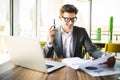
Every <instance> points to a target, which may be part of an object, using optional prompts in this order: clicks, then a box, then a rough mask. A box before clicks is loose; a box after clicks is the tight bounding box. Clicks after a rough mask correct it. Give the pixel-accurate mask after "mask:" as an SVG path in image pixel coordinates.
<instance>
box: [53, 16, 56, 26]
mask: <svg viewBox="0 0 120 80" xmlns="http://www.w3.org/2000/svg"><path fill="white" fill-rule="evenodd" d="M53 24H54V28H55V26H56V24H55V18H54V19H53Z"/></svg>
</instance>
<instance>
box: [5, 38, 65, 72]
mask: <svg viewBox="0 0 120 80" xmlns="http://www.w3.org/2000/svg"><path fill="white" fill-rule="evenodd" d="M3 40H4V43H5V46H6V48H7V50H8V53H9V55H10V57H11V61H12V62H13V63H14V64H15V65H17V66H22V67H25V68H29V69H32V70H37V71H41V72H45V73H50V72H52V71H54V70H57V69H59V68H62V67H64V66H65V64H64V63H61V62H57V61H50V60H46V59H45V58H44V56H43V50H42V48H41V46H40V43H39V40H38V39H37V38H36V37H17V36H4V37H3Z"/></svg>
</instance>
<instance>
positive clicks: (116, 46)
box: [104, 43, 120, 56]
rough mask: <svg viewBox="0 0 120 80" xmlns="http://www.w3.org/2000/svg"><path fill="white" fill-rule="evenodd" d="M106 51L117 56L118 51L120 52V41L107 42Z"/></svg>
mask: <svg viewBox="0 0 120 80" xmlns="http://www.w3.org/2000/svg"><path fill="white" fill-rule="evenodd" d="M104 52H105V53H107V52H108V53H115V55H116V56H117V53H120V43H106V44H105V49H104Z"/></svg>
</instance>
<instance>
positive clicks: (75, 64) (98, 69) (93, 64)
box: [62, 54, 120, 76]
mask: <svg viewBox="0 0 120 80" xmlns="http://www.w3.org/2000/svg"><path fill="white" fill-rule="evenodd" d="M109 57H110V54H108V55H106V56H104V57H101V58H99V59H96V60H85V59H81V58H79V57H73V58H65V59H63V60H62V62H63V63H65V64H66V66H70V67H71V68H73V69H81V70H83V71H85V72H86V73H88V74H89V75H91V76H106V75H113V74H120V67H118V65H117V64H116V65H117V66H115V67H114V68H109V67H107V65H106V64H101V63H104V62H106V61H107V59H108V58H109ZM119 62H120V61H119Z"/></svg>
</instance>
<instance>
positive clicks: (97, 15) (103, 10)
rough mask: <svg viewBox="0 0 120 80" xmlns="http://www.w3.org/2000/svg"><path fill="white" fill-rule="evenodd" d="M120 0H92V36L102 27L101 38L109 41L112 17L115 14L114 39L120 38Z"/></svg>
mask: <svg viewBox="0 0 120 80" xmlns="http://www.w3.org/2000/svg"><path fill="white" fill-rule="evenodd" d="M119 4H120V0H92V27H91V37H92V38H95V37H96V30H97V28H98V27H100V28H101V31H102V32H101V40H106V41H108V35H109V33H108V27H109V20H110V17H111V16H113V40H114V41H116V40H120V15H119V14H120V10H119V8H120V5H119Z"/></svg>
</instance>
